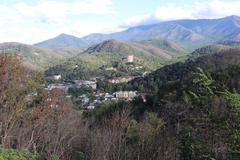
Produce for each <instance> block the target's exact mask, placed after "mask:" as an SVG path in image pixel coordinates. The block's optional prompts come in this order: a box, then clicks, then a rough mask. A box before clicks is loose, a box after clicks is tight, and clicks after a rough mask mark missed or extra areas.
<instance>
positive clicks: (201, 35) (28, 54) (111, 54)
mask: <svg viewBox="0 0 240 160" xmlns="http://www.w3.org/2000/svg"><path fill="white" fill-rule="evenodd" d="M239 41H240V17H238V16H229V17H225V18H220V19H198V20H175V21H165V22H161V23H158V24H153V25H146V26H136V27H132V28H129V29H127V30H125V31H122V32H116V33H112V34H91V35H88V36H85V37H82V38H79V37H76V36H72V35H67V34H61V35H59V36H57V37H55V38H52V39H49V40H46V41H43V42H39V43H37V44H35V45H27V44H21V43H2V44H0V52H1V53H3V52H14V53H18V54H20V55H22V56H23V59H24V60H25V63H26V64H27V65H28V66H30V67H33V68H48V67H49V66H52V65H54V64H56V63H57V62H61V61H62V60H63V59H64V60H65V59H66V58H71V57H75V56H77V57H78V58H80V59H82V60H84V61H85V62H88V63H90V64H92V62H94V63H96V62H97V61H98V60H99V61H101V63H100V62H99V64H101V65H102V64H108V63H111V62H113V61H114V60H118V61H119V60H120V59H121V58H123V57H126V56H127V55H134V56H135V58H137V59H140V60H144V62H145V64H144V65H145V66H148V67H150V68H151V69H154V68H156V67H160V66H162V65H164V64H166V63H165V62H166V61H167V62H170V61H177V60H176V59H177V58H178V57H181V56H183V55H186V54H188V53H191V52H192V51H193V54H191V55H195V56H196V55H201V54H205V53H210V52H213V53H214V52H216V51H219V50H222V49H225V48H229V47H233V46H235V47H236V46H239ZM198 48H200V49H198ZM203 52H204V53H203ZM116 57H117V58H116ZM107 61H108V62H107Z"/></svg>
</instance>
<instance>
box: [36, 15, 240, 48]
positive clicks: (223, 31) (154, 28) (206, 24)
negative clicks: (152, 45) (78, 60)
mask: <svg viewBox="0 0 240 160" xmlns="http://www.w3.org/2000/svg"><path fill="white" fill-rule="evenodd" d="M108 39H117V40H123V41H143V40H149V39H166V40H170V41H175V42H184V43H199V44H203V45H206V44H208V43H209V42H216V41H222V40H240V17H239V16H228V17H225V18H220V19H198V20H174V21H165V22H161V23H158V24H153V25H146V26H136V27H132V28H129V29H127V30H125V31H122V32H116V33H112V34H91V35H88V36H85V37H82V38H78V37H75V36H71V35H66V34H61V35H59V36H58V37H56V38H53V39H50V40H47V41H44V42H40V43H38V44H36V45H37V46H41V47H54V46H58V45H70V46H75V47H80V48H82V49H86V48H88V47H90V46H91V45H93V44H97V43H100V42H102V41H105V40H108Z"/></svg>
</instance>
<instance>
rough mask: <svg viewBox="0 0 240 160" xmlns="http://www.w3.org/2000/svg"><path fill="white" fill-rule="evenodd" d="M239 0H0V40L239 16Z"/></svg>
mask: <svg viewBox="0 0 240 160" xmlns="http://www.w3.org/2000/svg"><path fill="white" fill-rule="evenodd" d="M239 6H240V1H239V0H167V1H166V0H1V1H0V27H1V30H0V42H10V41H15V42H22V43H28V44H33V43H36V42H39V41H42V40H45V39H49V38H52V37H55V36H57V35H59V34H61V33H66V34H72V35H75V36H78V37H81V36H85V35H88V34H91V33H111V32H116V31H121V30H124V29H126V28H129V27H133V26H137V25H147V24H153V23H158V22H160V21H167V20H175V19H198V18H209V19H212V18H220V17H225V16H229V15H240V9H239Z"/></svg>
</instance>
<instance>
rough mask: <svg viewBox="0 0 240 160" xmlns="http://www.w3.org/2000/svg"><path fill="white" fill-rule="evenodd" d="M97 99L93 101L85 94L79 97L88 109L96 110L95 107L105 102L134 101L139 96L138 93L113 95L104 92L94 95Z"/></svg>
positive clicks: (127, 92) (126, 92)
mask: <svg viewBox="0 0 240 160" xmlns="http://www.w3.org/2000/svg"><path fill="white" fill-rule="evenodd" d="M94 96H95V97H96V98H95V99H94V100H91V99H90V98H89V97H88V96H87V95H86V94H83V95H81V96H79V97H78V99H79V100H80V101H81V103H82V105H83V106H84V108H86V109H94V108H95V107H97V106H99V105H100V104H102V103H103V102H106V101H119V100H125V101H132V100H133V99H134V98H135V97H137V96H138V93H137V91H119V92H115V93H113V94H110V93H103V92H96V93H95V94H94Z"/></svg>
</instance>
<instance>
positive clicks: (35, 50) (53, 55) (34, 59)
mask: <svg viewBox="0 0 240 160" xmlns="http://www.w3.org/2000/svg"><path fill="white" fill-rule="evenodd" d="M79 52H80V50H78V49H76V48H70V47H67V48H66V47H64V48H62V47H59V48H55V49H49V48H41V47H36V46H31V45H26V44H21V43H1V44H0V53H16V54H19V55H21V56H22V57H23V59H24V63H25V64H26V65H27V66H29V67H30V68H33V69H43V68H46V67H48V66H51V65H53V64H56V62H58V61H60V60H63V59H65V58H69V57H72V56H74V55H76V54H78V53H79Z"/></svg>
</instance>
